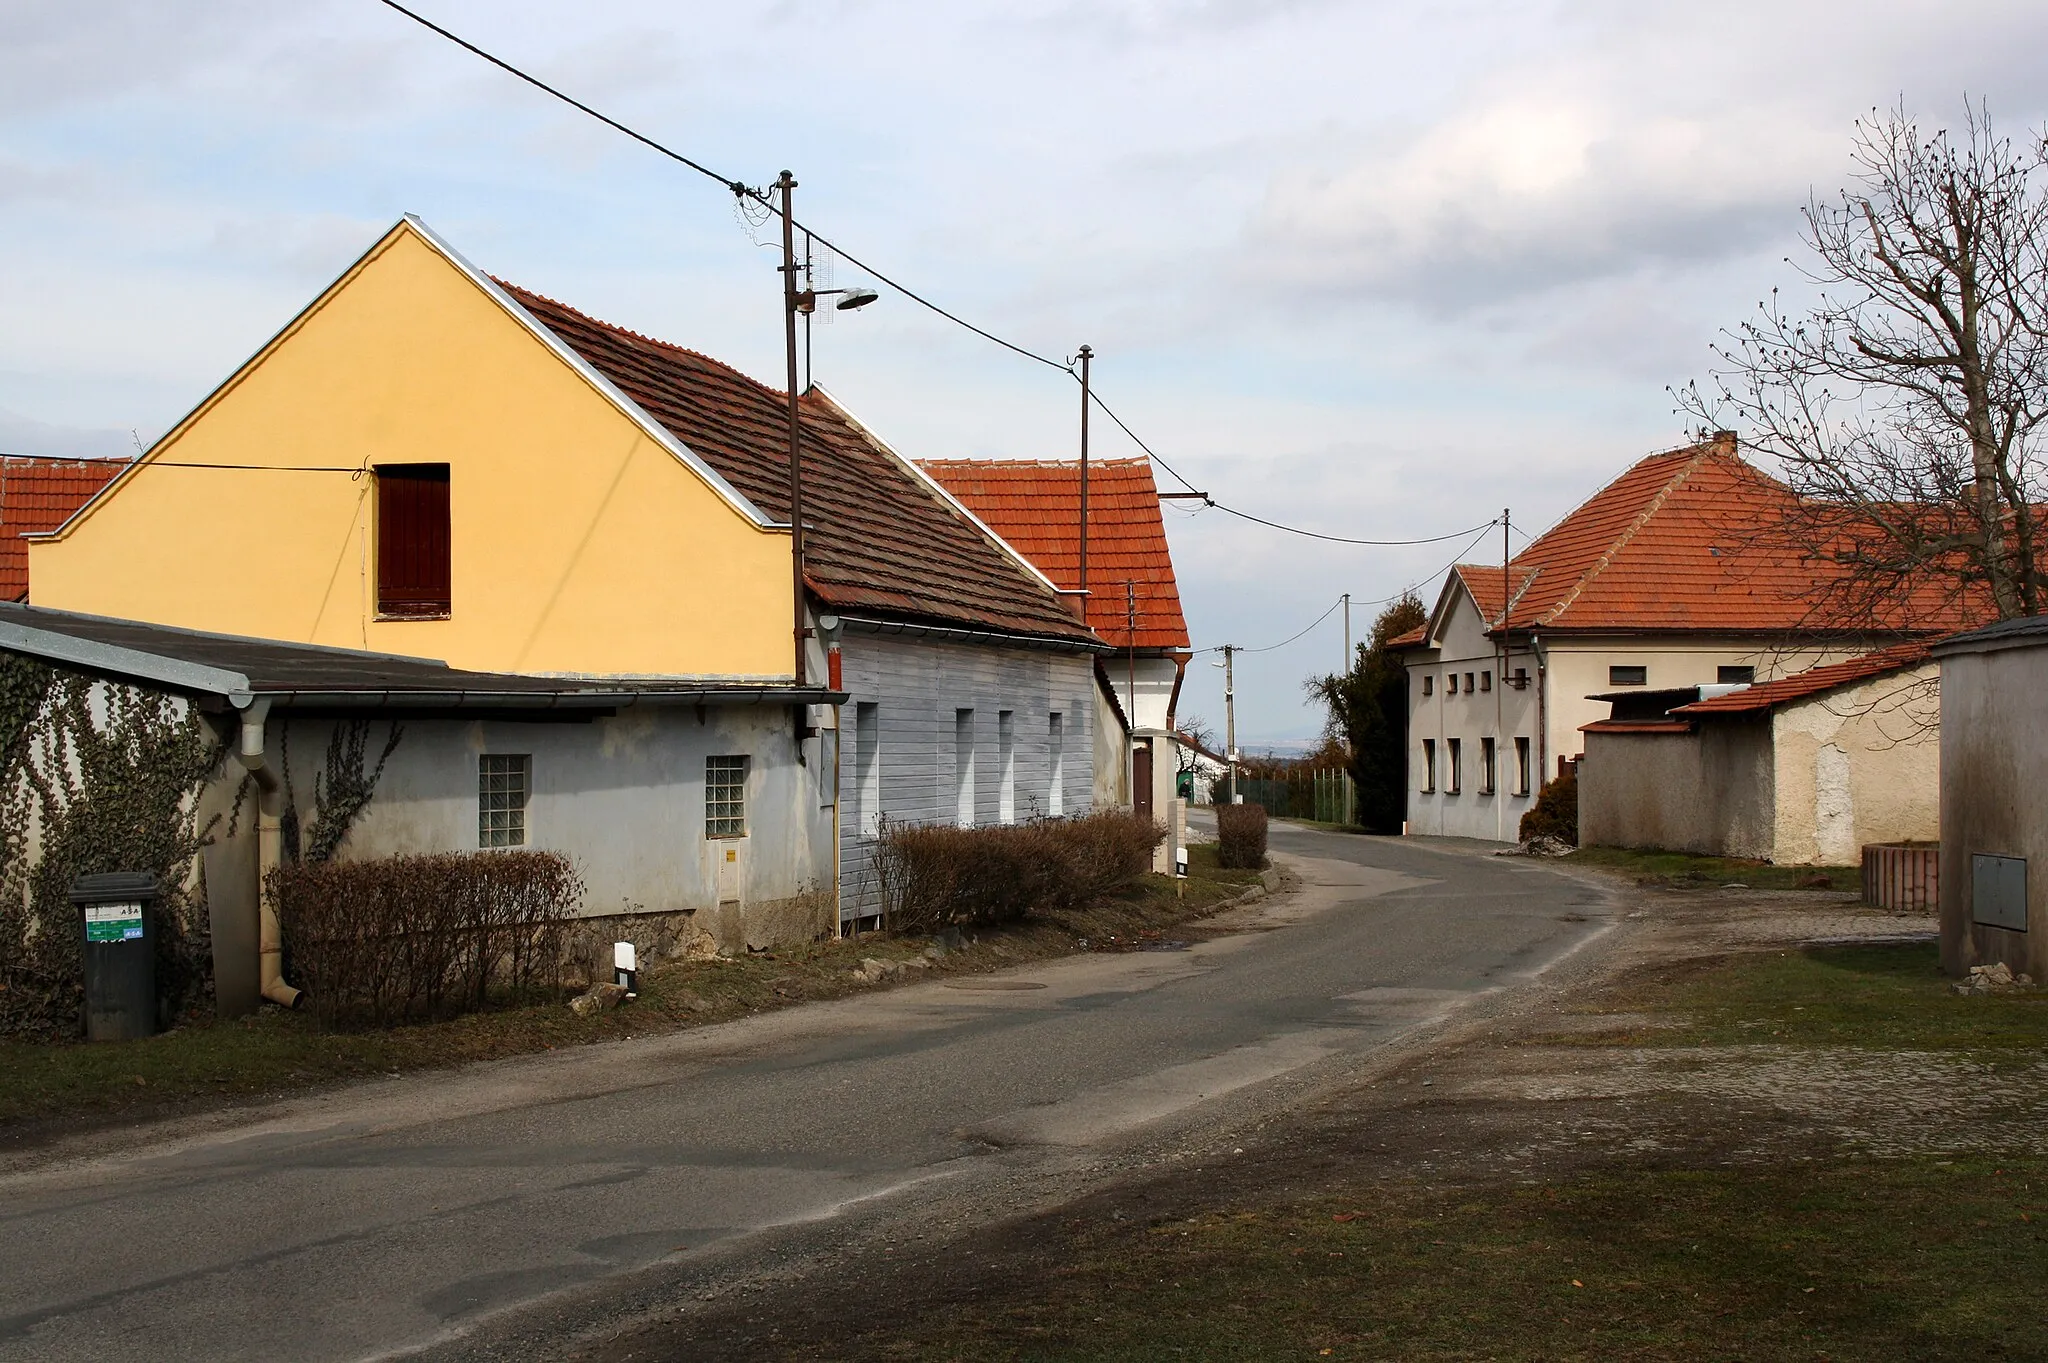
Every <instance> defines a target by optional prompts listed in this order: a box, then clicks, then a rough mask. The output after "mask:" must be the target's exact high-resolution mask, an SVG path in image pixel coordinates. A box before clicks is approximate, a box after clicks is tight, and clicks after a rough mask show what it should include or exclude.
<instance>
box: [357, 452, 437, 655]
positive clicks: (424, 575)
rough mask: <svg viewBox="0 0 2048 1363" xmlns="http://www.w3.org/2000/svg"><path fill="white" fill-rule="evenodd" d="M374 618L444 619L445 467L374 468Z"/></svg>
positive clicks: (384, 466)
mask: <svg viewBox="0 0 2048 1363" xmlns="http://www.w3.org/2000/svg"><path fill="white" fill-rule="evenodd" d="M376 479H377V614H379V615H395V616H400V617H405V618H411V619H416V620H434V619H445V618H446V617H447V616H448V614H449V610H450V607H451V605H452V604H453V595H452V593H451V592H450V590H449V579H450V572H449V544H450V539H449V532H448V466H447V465H446V464H379V465H378V466H377V469H376Z"/></svg>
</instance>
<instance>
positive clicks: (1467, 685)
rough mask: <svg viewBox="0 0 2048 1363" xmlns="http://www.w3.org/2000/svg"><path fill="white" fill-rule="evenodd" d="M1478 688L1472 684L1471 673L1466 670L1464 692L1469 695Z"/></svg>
mask: <svg viewBox="0 0 2048 1363" xmlns="http://www.w3.org/2000/svg"><path fill="white" fill-rule="evenodd" d="M1478 689H1479V688H1478V687H1476V686H1474V685H1472V674H1471V673H1470V672H1467V673H1466V674H1465V694H1466V695H1468V696H1469V695H1471V694H1472V693H1473V692H1474V691H1476V690H1478Z"/></svg>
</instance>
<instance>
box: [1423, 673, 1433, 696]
mask: <svg viewBox="0 0 2048 1363" xmlns="http://www.w3.org/2000/svg"><path fill="white" fill-rule="evenodd" d="M1422 694H1423V695H1425V696H1433V695H1435V694H1436V674H1435V673H1433V672H1425V673H1423V674H1422Z"/></svg>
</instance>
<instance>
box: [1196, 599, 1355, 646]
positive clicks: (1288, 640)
mask: <svg viewBox="0 0 2048 1363" xmlns="http://www.w3.org/2000/svg"><path fill="white" fill-rule="evenodd" d="M1343 604H1344V598H1343V597H1341V596H1340V597H1338V598H1337V599H1336V600H1335V601H1332V602H1331V603H1330V609H1329V610H1326V611H1324V612H1323V613H1322V614H1321V615H1318V616H1317V617H1316V618H1315V619H1313V620H1311V621H1309V622H1308V625H1307V626H1306V627H1305V628H1304V629H1302V630H1301V631H1300V633H1297V634H1290V635H1288V636H1287V637H1286V638H1285V639H1282V640H1281V641H1280V642H1279V643H1277V644H1267V645H1266V646H1265V647H1264V648H1232V649H1231V652H1233V653H1271V652H1272V651H1273V650H1275V649H1279V648H1285V647H1287V646H1288V645H1289V644H1291V643H1293V642H1294V641H1295V640H1296V639H1299V638H1301V637H1302V635H1304V634H1307V633H1308V632H1309V630H1312V629H1314V628H1315V627H1316V626H1317V625H1320V624H1322V623H1323V621H1325V620H1327V619H1329V618H1330V617H1331V616H1332V615H1333V614H1335V613H1336V610H1337V607H1339V606H1341V605H1343ZM1202 651H1203V652H1204V653H1220V652H1222V651H1223V646H1222V645H1221V644H1218V645H1216V646H1215V647H1214V648H1205V649H1203V650H1202Z"/></svg>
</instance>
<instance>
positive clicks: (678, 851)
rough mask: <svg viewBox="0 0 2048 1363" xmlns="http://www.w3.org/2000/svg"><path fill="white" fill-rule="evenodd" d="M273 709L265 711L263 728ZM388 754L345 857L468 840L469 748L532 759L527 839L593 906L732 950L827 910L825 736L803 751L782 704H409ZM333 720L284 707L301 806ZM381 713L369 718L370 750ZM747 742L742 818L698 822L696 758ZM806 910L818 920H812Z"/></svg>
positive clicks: (472, 806) (824, 922) (471, 816)
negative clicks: (495, 709)
mask: <svg viewBox="0 0 2048 1363" xmlns="http://www.w3.org/2000/svg"><path fill="white" fill-rule="evenodd" d="M278 722H279V717H278V716H276V715H273V717H272V721H271V723H272V727H273V728H276V727H277V725H278ZM402 727H403V729H404V737H403V738H402V740H401V741H400V743H399V746H398V748H397V750H396V751H395V752H394V753H393V754H392V756H391V761H390V764H389V765H388V766H387V767H386V768H385V772H384V778H383V781H382V782H381V783H380V785H379V786H378V789H377V793H376V797H375V798H374V799H373V800H372V801H371V803H370V805H369V807H368V808H367V809H366V810H365V811H364V813H363V816H362V819H361V821H360V822H359V823H358V824H357V825H356V828H355V830H354V832H353V833H352V834H351V835H350V837H349V840H348V842H347V844H346V845H345V846H344V847H343V849H342V852H341V856H342V857H343V858H344V859H351V858H366V857H379V856H392V855H397V854H401V853H413V852H447V851H474V850H476V848H477V843H478V836H477V766H478V764H477V758H478V756H479V755H480V754H484V753H524V754H527V755H528V756H530V757H531V759H532V782H533V789H532V795H531V799H530V802H529V805H528V809H527V845H528V846H529V847H533V848H537V849H544V850H549V851H557V852H562V853H564V854H566V855H567V856H568V857H569V858H570V859H571V860H572V861H573V862H574V863H575V865H576V869H577V871H578V872H579V874H581V875H582V877H583V880H584V884H585V887H586V890H585V898H584V908H585V912H586V913H590V914H650V913H677V912H689V913H693V914H700V915H701V918H700V921H701V922H702V923H703V924H704V929H705V932H706V933H707V934H709V935H711V936H713V937H715V938H717V939H719V940H720V943H721V945H723V946H725V947H726V948H727V949H728V950H731V949H735V948H737V947H738V946H739V945H741V944H742V941H744V942H745V943H747V944H752V945H755V946H761V945H767V944H770V943H772V942H775V941H787V940H790V939H792V938H794V939H803V938H809V937H813V936H816V935H818V934H819V933H820V932H824V931H829V930H831V929H833V928H834V927H835V926H836V925H835V923H834V921H833V917H832V914H831V912H830V908H829V904H830V898H831V890H832V870H833V867H832V858H831V847H832V813H833V811H832V807H831V805H830V803H829V800H830V798H831V791H830V786H829V783H828V782H827V781H826V780H824V779H823V778H824V777H827V776H829V773H828V772H821V769H820V768H821V764H820V761H819V750H820V746H821V745H820V743H819V741H818V740H817V739H815V738H814V739H810V740H808V741H807V742H806V743H805V744H804V745H803V746H804V749H805V756H806V758H807V759H808V761H807V763H804V764H800V763H799V762H798V761H797V745H796V741H795V736H794V727H793V725H792V722H791V718H790V712H789V710H788V708H787V707H783V706H759V707H717V706H712V707H707V708H705V709H704V710H702V711H699V710H697V709H696V708H694V707H689V706H659V707H657V706H646V707H638V708H633V709H628V710H625V711H622V712H620V713H619V714H618V715H617V716H615V717H611V718H604V719H595V720H591V721H589V722H587V723H512V722H507V721H502V720H458V719H418V720H406V721H403V722H402ZM332 729H333V722H332V721H328V720H305V719H299V720H292V721H290V743H291V751H290V762H291V768H290V770H291V779H292V785H293V787H294V790H295V793H296V797H297V802H298V804H299V806H300V808H301V809H302V810H303V809H308V808H309V807H310V806H311V804H312V803H313V800H312V789H313V779H314V776H315V774H316V773H317V772H318V771H320V769H321V767H322V765H323V761H324V754H325V750H326V744H327V739H328V735H329V733H330V732H331V731H332ZM389 731H390V726H389V725H388V724H387V723H384V722H375V723H373V724H372V726H371V731H370V752H369V756H370V758H371V759H373V760H374V758H375V756H376V753H377V751H378V750H379V749H380V748H381V746H382V744H383V741H384V738H385V736H386V734H387V733H389ZM714 754H718V755H727V754H746V755H748V756H749V757H751V758H752V759H753V760H752V762H751V763H750V766H749V771H748V778H747V833H746V836H745V837H743V838H738V839H714V838H708V837H706V836H705V825H704V759H705V758H706V757H708V756H711V755H714ZM727 850H737V851H738V853H739V856H740V875H739V877H738V891H739V896H738V904H739V906H740V908H739V911H738V914H737V915H735V914H734V913H733V912H732V911H731V910H728V911H727V912H726V913H725V914H724V915H723V919H722V920H721V918H720V916H719V915H718V913H717V910H718V908H719V905H720V902H721V895H720V889H719V880H718V873H719V864H720V861H721V859H722V857H723V855H724V853H725V852H726V851H727ZM813 920H815V921H813Z"/></svg>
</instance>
